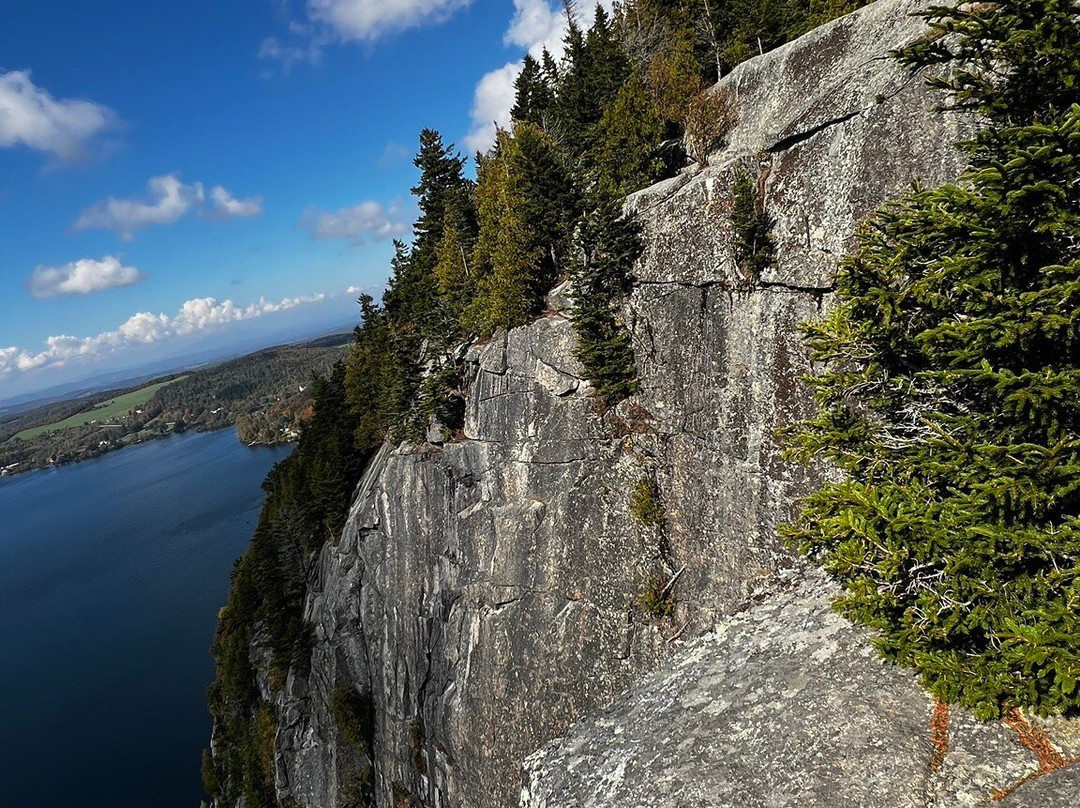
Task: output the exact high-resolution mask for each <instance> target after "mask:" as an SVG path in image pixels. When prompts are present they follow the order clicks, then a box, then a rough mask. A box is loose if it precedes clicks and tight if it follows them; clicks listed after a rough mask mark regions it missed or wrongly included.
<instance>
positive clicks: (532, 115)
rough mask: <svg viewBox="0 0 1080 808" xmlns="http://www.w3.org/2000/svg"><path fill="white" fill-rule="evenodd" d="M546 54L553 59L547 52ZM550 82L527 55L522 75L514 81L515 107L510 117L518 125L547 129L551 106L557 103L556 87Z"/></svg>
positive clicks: (522, 67) (541, 69)
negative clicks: (532, 125)
mask: <svg viewBox="0 0 1080 808" xmlns="http://www.w3.org/2000/svg"><path fill="white" fill-rule="evenodd" d="M544 54H545V56H547V58H548V59H551V54H549V53H547V51H545V52H544ZM552 64H554V62H552ZM550 81H551V79H550V78H549V77H548V76H547V75H546V74H545V70H544V68H542V67H541V66H540V63H539V62H537V61H536V59H534V58H533V57H532V56H530V55H528V54H526V55H525V59H524V61H523V62H522V65H521V73H519V74H518V77H517V79H516V80H515V81H514V106H513V108H512V109H511V110H510V117H511V118H512V119H513V120H514V121H516V122H518V123H532V124H535V125H536V126H540V127H545V126H546V125H547V120H548V115H549V112H550V110H551V106H552V104H554V103H555V93H554V89H553V87H554V85H553V84H552V83H550Z"/></svg>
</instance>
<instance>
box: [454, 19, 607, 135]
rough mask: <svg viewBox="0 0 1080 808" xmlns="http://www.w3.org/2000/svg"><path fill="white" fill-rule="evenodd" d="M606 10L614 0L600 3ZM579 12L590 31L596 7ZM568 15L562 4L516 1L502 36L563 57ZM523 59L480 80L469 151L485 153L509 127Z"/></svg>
mask: <svg viewBox="0 0 1080 808" xmlns="http://www.w3.org/2000/svg"><path fill="white" fill-rule="evenodd" d="M600 5H601V6H603V7H604V10H605V11H609V12H610V11H611V10H612V8H613V6H614V0H600ZM583 6H584V7H583V8H579V9H577V17H578V22H579V24H580V25H581V26H582V27H584V28H588V27H589V26H591V25H592V23H593V20H594V19H595V12H596V6H595V4H590V3H585V4H583ZM566 29H567V21H566V12H565V11H564V9H563V6H562V3H558V2H556V3H554V4H553V3H551V2H549V0H514V16H513V18H512V19H511V20H510V26H509V28H507V30H506V34H505V35H504V36H503V42H504V43H505V44H506V45H509V46H515V47H518V48H521V49H522V50H523V51H525V52H526V53H528V54H530V55H531V56H533V57H534V58H536V59H539V58H540V56H541V55H542V54H543V52H544V50H545V49H547V51H548V52H550V53H551V55H552V56H554V57H555V58H556V59H557V60H558V59H561V58H562V55H563V39H564V38H565V36H566ZM521 65H522V62H521V60H518V61H515V62H508V63H507V64H505V65H503V66H502V67H500V68H498V69H497V70H492V71H491V72H489V73H487V74H486V75H485V76H484V77H483V78H481V79H480V81H479V83H478V84H477V85H476V91H475V92H474V94H473V106H472V125H471V127H470V129H469V133H468V134H467V135H466V136H465V141H464V142H465V146H466V148H467V149H469V150H470V151H484V150H485V149H487V148H488V147H490V146H491V145H492V144H493V143H494V142H495V128H496V126H500V127H503V128H506V127H508V126H509V125H510V109H511V107H513V106H514V82H515V81H516V80H517V77H518V74H520V73H521Z"/></svg>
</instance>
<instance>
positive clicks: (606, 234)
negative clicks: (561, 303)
mask: <svg viewBox="0 0 1080 808" xmlns="http://www.w3.org/2000/svg"><path fill="white" fill-rule="evenodd" d="M577 241H578V252H579V258H578V265H577V267H576V268H575V272H574V308H573V311H572V313H571V319H572V321H573V325H574V331H575V333H576V334H577V338H578V344H577V347H576V349H575V352H574V355H575V356H576V357H577V359H578V361H579V362H581V364H582V366H583V367H584V368H585V375H586V377H587V378H588V379H589V380H590V381H591V382H592V384H593V386H594V387H595V388H596V392H597V394H598V395H599V396H600V397H601V398H602V399H604V401H605V402H606V403H607V404H608V405H609V406H610V405H614V404H617V403H618V402H619V401H621V400H623V399H625V398H627V397H628V396H630V395H632V394H633V393H634V391H635V390H636V389H637V367H636V364H635V361H634V348H633V344H632V341H631V337H630V332H629V330H628V329H627V328H626V325H625V324H624V323H623V322H622V319H621V315H620V309H621V307H622V304H623V303H624V302H625V301H626V298H627V296H628V295H629V294H630V291H631V289H632V288H633V281H634V278H633V275H632V269H633V266H634V262H635V261H637V259H638V257H639V256H640V255H641V249H642V241H641V225H640V224H639V223H638V222H637V221H636V220H634V219H633V218H632V217H627V216H624V215H623V212H622V205H621V204H620V203H619V202H618V201H616V200H614V199H610V200H607V201H604V202H602V203H601V204H600V205H598V207H597V209H596V210H595V211H593V212H592V213H591V214H590V215H589V216H587V217H585V219H584V220H583V222H582V224H581V226H580V228H579V230H578V239H577Z"/></svg>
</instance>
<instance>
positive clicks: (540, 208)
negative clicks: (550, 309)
mask: <svg viewBox="0 0 1080 808" xmlns="http://www.w3.org/2000/svg"><path fill="white" fill-rule="evenodd" d="M476 198H477V209H478V215H479V221H480V232H479V236H478V237H477V240H476V248H475V250H474V251H473V267H474V269H475V270H476V276H477V278H476V288H477V296H476V298H475V299H474V300H473V302H472V304H471V306H470V307H469V310H468V312H467V313H466V318H465V319H466V323H467V325H468V326H470V327H471V328H473V329H475V330H477V331H479V332H480V333H490V332H491V331H493V330H494V329H496V328H511V327H513V326H517V325H523V324H524V323H526V322H528V320H529V319H530V318H531V317H533V316H535V315H536V314H539V313H540V311H541V310H542V308H543V303H544V296H545V295H546V294H547V291H548V290H549V289H550V288H551V286H552V284H553V283H554V281H555V279H556V278H557V277H558V275H559V273H560V271H561V267H562V266H563V264H564V263H565V256H566V253H567V250H568V243H569V237H570V233H571V231H572V228H573V223H574V221H575V220H576V218H577V214H576V210H577V208H578V203H577V201H576V200H577V197H576V192H575V189H574V187H573V183H572V182H571V181H570V175H569V172H568V171H567V170H566V167H565V165H564V164H563V161H562V156H561V155H560V153H559V151H558V149H557V147H556V146H555V144H554V142H553V141H552V140H551V138H549V137H548V136H547V135H546V134H545V133H544V132H543V131H542V130H541V129H539V128H538V127H536V126H534V125H532V124H519V125H518V126H516V127H515V129H514V133H513V135H511V134H510V133H509V132H506V131H499V132H498V133H497V136H496V144H495V146H494V147H493V149H492V150H491V152H490V153H489V154H488V155H487V156H485V157H483V158H481V160H480V163H479V165H478V168H477V197H476Z"/></svg>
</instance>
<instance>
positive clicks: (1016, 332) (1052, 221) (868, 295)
mask: <svg viewBox="0 0 1080 808" xmlns="http://www.w3.org/2000/svg"><path fill="white" fill-rule="evenodd" d="M1078 11H1080V8H1078V6H1077V3H1076V2H1075V0H999V2H996V3H994V4H977V5H970V6H961V7H958V8H955V9H949V8H934V9H931V10H930V11H928V12H926V13H925V14H924V16H926V17H927V18H928V19H929V21H930V23H931V25H932V27H933V29H934V33H935V36H932V37H928V38H926V39H925V40H924V41H923V42H921V43H920V44H918V45H916V46H914V47H912V48H910V49H908V50H907V51H904V52H903V53H902V54H900V55H901V57H902V58H904V59H905V60H906V61H908V62H909V63H911V64H913V65H915V66H916V67H922V66H926V65H930V64H938V63H944V62H949V63H950V65H951V69H950V70H949V72H948V73H946V74H945V75H944V76H942V77H939V78H937V79H934V83H935V84H936V85H938V86H941V87H943V88H945V89H947V90H949V91H950V93H951V94H952V99H951V102H952V103H955V104H959V105H962V106H965V107H968V108H971V109H973V110H976V111H978V112H979V113H981V115H982V116H983V125H982V128H981V129H980V130H979V131H978V133H977V134H976V135H975V137H973V138H972V139H971V140H970V141H968V142H966V143H965V144H963V147H964V148H965V149H966V151H967V153H968V154H969V155H970V157H971V164H970V167H969V169H968V170H967V171H966V173H965V174H964V175H963V177H962V178H961V179H960V181H958V182H957V183H954V184H948V185H945V186H942V187H940V188H937V189H933V190H924V189H921V188H916V189H915V190H913V191H912V192H910V193H909V194H907V195H906V196H904V197H903V198H901V199H899V200H897V201H895V202H893V203H891V204H889V205H887V206H886V207H885V208H884V209H883V210H881V211H880V212H879V213H878V214H877V215H876V216H874V217H873V218H872V220H871V221H870V222H869V224H868V225H867V226H866V227H865V228H864V229H863V230H862V231H861V233H860V236H859V242H858V248H857V249H856V251H855V252H854V254H853V255H852V256H850V257H849V258H848V259H847V260H846V262H845V263H844V265H843V267H842V270H841V272H840V274H839V277H838V279H837V305H836V307H835V308H834V310H833V312H832V314H831V315H830V316H829V317H827V318H826V319H825V320H823V321H820V322H816V323H812V324H809V325H808V326H807V327H806V333H807V338H808V343H809V346H810V349H811V353H812V356H813V358H814V360H815V362H816V363H818V367H819V368H820V370H819V372H818V373H817V374H816V375H815V376H814V377H813V379H812V385H813V389H814V393H815V397H816V400H817V404H818V415H817V417H816V418H814V419H813V420H811V421H808V422H806V423H804V424H802V425H801V426H800V427H799V428H798V429H797V430H796V437H797V447H798V453H799V454H800V455H801V456H803V457H804V458H811V457H818V458H823V459H825V460H827V461H829V462H830V463H831V464H832V465H834V466H836V467H838V468H839V469H840V470H841V471H842V472H843V476H844V479H843V480H841V481H837V482H830V483H828V484H826V485H825V487H824V488H823V489H822V490H821V491H819V492H818V493H816V494H814V495H812V496H811V497H810V498H809V499H808V501H807V503H806V506H805V509H804V512H803V516H802V520H801V521H800V523H799V524H797V525H796V526H794V527H792V528H791V529H790V530H789V531H788V533H789V536H790V537H791V538H792V540H794V541H795V542H796V543H797V544H798V545H799V546H800V547H801V548H802V549H803V550H804V551H805V552H806V553H808V554H810V555H811V556H812V557H814V558H817V559H819V560H820V561H821V562H822V563H823V564H824V566H825V568H826V570H828V571H829V572H830V573H831V574H832V575H833V576H834V577H836V578H837V579H838V580H839V581H840V582H841V583H842V584H843V585H844V587H845V589H846V591H845V594H844V595H843V596H842V597H841V598H840V599H839V600H838V602H837V606H838V608H839V609H840V610H841V611H842V612H843V613H844V614H846V615H847V616H848V617H850V618H851V619H853V620H854V621H856V622H858V623H861V624H863V625H866V626H869V627H871V628H873V629H875V630H876V631H877V640H876V644H877V647H878V649H879V650H880V651H881V653H882V655H883V656H884V657H885V659H887V660H889V661H892V662H896V663H899V664H903V665H907V666H910V667H912V668H914V669H915V670H916V671H917V672H918V673H919V674H920V676H921V679H922V681H923V683H924V684H925V686H926V687H927V688H928V689H929V690H930V691H931V692H933V693H934V695H935V696H937V697H938V698H940V699H941V700H943V701H947V702H959V703H960V704H963V705H964V706H967V707H970V708H973V709H974V710H975V712H976V714H977V715H979V716H981V717H983V718H991V717H994V716H997V715H1001V714H1002V713H1004V712H1007V711H1009V710H1011V709H1013V708H1016V707H1020V708H1028V709H1030V710H1032V711H1034V712H1037V713H1040V714H1048V713H1058V712H1076V711H1077V710H1080V689H1078V687H1077V682H1078V681H1080V642H1078V641H1077V640H1078V637H1080V620H1078V617H1077V612H1078V609H1080V248H1078V246H1077V238H1076V234H1077V232H1080V189H1078V187H1077V183H1076V176H1077V172H1078V171H1080V96H1078V89H1077V82H1076V76H1077V75H1078V72H1080V26H1078V24H1077V13H1078Z"/></svg>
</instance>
